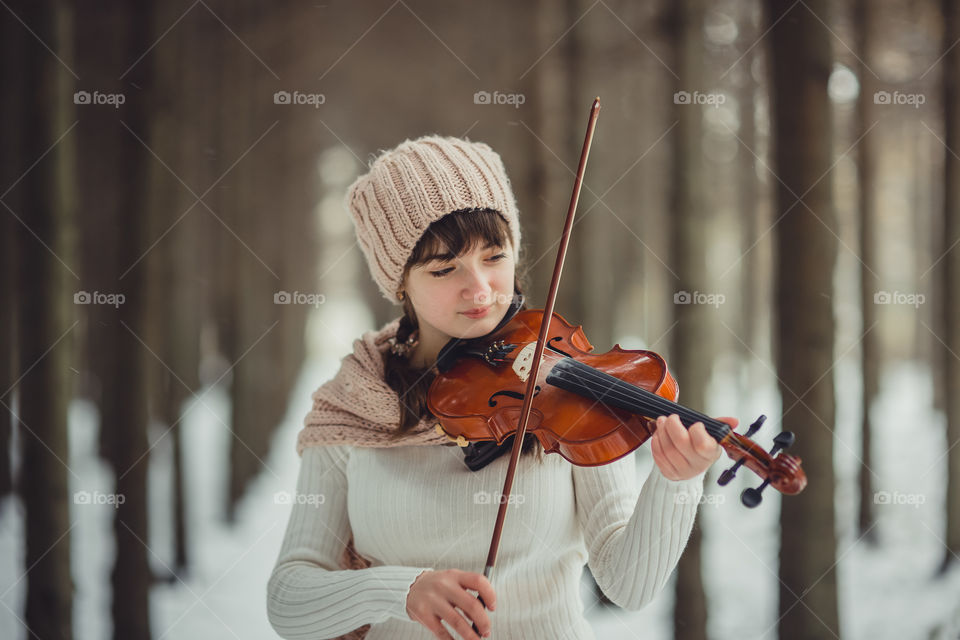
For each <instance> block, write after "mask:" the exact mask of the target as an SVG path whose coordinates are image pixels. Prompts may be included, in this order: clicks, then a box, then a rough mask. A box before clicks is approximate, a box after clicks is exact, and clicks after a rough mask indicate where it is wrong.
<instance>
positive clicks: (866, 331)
mask: <svg viewBox="0 0 960 640" xmlns="http://www.w3.org/2000/svg"><path fill="white" fill-rule="evenodd" d="M853 9H854V19H853V22H854V25H855V29H856V35H857V51H858V57H859V60H860V64H859V69H858V76H859V80H860V96H859V99H858V100H857V113H856V119H857V125H856V126H857V133H858V138H859V139H860V144H859V145H858V146H857V181H858V183H859V185H860V210H859V213H860V309H861V314H862V316H861V317H862V325H863V327H862V335H863V338H862V340H861V341H860V349H861V351H860V366H861V369H862V373H863V395H862V398H861V404H860V409H861V411H862V412H863V421H862V422H861V428H860V433H861V443H862V444H861V449H860V472H859V489H860V504H859V508H858V513H857V527H858V529H859V534H860V535H861V536H867V539H868V540H873V539H874V538H875V533H874V527H873V523H874V516H873V509H872V507H873V472H872V471H871V462H872V460H873V455H872V452H871V446H872V442H873V439H872V437H871V432H872V427H871V420H870V407H871V406H872V405H873V402H874V400H876V398H877V395H878V394H879V391H880V389H879V376H880V371H879V369H880V344H879V339H878V337H877V333H875V332H874V331H872V330H871V329H872V327H873V325H874V324H875V323H876V321H877V312H876V305H875V304H874V300H873V296H874V294H875V293H876V292H877V291H878V290H879V288H880V287H879V280H878V277H877V273H876V271H874V268H876V267H877V261H876V238H875V237H874V233H875V229H876V216H877V206H876V194H875V193H874V175H875V174H876V163H875V160H874V154H875V145H874V140H875V137H876V136H875V135H874V134H873V133H871V132H870V129H871V127H872V125H871V123H870V105H871V104H872V99H873V87H874V86H875V85H874V82H873V81H872V76H873V72H872V71H871V70H870V69H869V67H868V66H867V64H866V62H865V60H868V59H869V54H870V47H871V46H872V38H871V20H870V11H869V9H868V3H867V1H866V0H856V2H855V3H854V8H853Z"/></svg>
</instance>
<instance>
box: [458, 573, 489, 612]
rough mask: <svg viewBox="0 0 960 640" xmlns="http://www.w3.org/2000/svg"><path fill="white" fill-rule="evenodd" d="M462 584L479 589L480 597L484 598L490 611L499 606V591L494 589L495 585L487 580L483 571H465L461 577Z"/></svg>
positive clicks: (484, 602)
mask: <svg viewBox="0 0 960 640" xmlns="http://www.w3.org/2000/svg"><path fill="white" fill-rule="evenodd" d="M460 585H461V586H463V587H466V588H468V589H473V590H474V591H477V592H478V593H479V594H480V597H481V598H483V604H485V605H486V607H487V608H488V609H490V611H493V610H494V609H496V608H497V593H496V592H495V591H494V590H493V585H492V584H490V581H489V580H487V577H486V576H485V575H483V574H482V573H472V572H470V571H464V572H463V576H462V577H461V579H460Z"/></svg>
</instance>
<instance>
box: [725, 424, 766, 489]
mask: <svg viewBox="0 0 960 640" xmlns="http://www.w3.org/2000/svg"><path fill="white" fill-rule="evenodd" d="M766 421H767V416H765V415H761V416H760V417H759V418H757V419H756V420H754V421H753V424H751V425H750V428H749V429H747V432H746V433H745V434H744V435H745V436H746V437H747V438H749V437H750V436H752V435H753V434H755V433H756V432H757V431H759V430H760V427H762V426H763V423H764V422H766ZM744 460H745V459H744V458H741V459H739V460H737V463H736V464H735V465H733V466H732V467H730V468H729V469H727V470H726V471H724V472H723V473H721V474H720V477H719V478H717V484H719V485H720V486H721V487H723V486H726V485H727V484H729V483H730V481H731V480H733V478H734V476H736V475H737V470H738V469H740V466H741V465H742V464H743V463H744Z"/></svg>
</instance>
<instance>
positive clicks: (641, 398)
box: [545, 353, 730, 441]
mask: <svg viewBox="0 0 960 640" xmlns="http://www.w3.org/2000/svg"><path fill="white" fill-rule="evenodd" d="M545 358H550V359H554V360H556V361H557V365H560V364H562V363H566V364H564V365H563V366H560V368H559V371H557V366H555V367H554V371H555V372H556V373H555V375H557V376H558V377H559V378H560V379H562V380H564V381H566V382H568V383H569V384H573V385H575V386H578V387H580V388H582V390H583V391H585V392H587V393H585V394H584V395H587V396H588V397H591V398H593V399H594V400H597V401H598V402H601V403H604V400H606V399H610V400H611V401H619V402H620V403H621V404H624V405H626V406H621V407H620V408H622V409H626V410H629V411H634V412H635V413H640V414H641V415H644V416H646V417H648V418H655V417H658V416H660V415H670V414H671V413H676V414H677V415H678V416H679V417H680V420H681V422H682V423H684V426H686V427H687V428H689V427H690V426H691V425H693V424H694V423H696V422H702V423H703V424H704V427H705V428H706V430H707V432H708V433H709V434H710V435H711V436H712V437H713V438H714V439H715V440H717V441H720V440H722V439H723V438H725V437H726V436H727V435H728V434H729V433H730V427H729V425H727V424H725V423H723V422H720V421H718V420H714V419H713V418H710V417H709V416H706V415H704V414H702V413H700V412H698V411H694V410H692V409H688V408H686V407H683V406H682V405H679V404H676V403H674V402H671V401H670V400H668V399H666V398H663V397H661V396H659V395H657V394H655V393H652V392H650V391H647V390H646V389H643V388H642V387H638V386H636V385H633V384H630V383H629V382H625V381H623V380H620V379H619V378H617V377H616V376H612V375H610V374H608V373H605V372H603V371H599V370H597V369H596V368H594V367H591V366H590V365H587V364H584V363H582V362H579V361H577V360H575V359H572V358H569V357H568V356H559V355H554V354H553V353H550V354H549V355H546V356H545Z"/></svg>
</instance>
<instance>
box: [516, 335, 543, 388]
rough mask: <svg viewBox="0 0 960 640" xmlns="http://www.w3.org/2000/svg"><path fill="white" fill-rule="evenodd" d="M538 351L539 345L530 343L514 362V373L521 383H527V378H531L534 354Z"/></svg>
mask: <svg viewBox="0 0 960 640" xmlns="http://www.w3.org/2000/svg"><path fill="white" fill-rule="evenodd" d="M536 350H537V343H536V342H529V343H527V346H525V347H524V348H523V349H521V350H520V353H518V354H517V357H516V358H514V360H513V372H514V373H516V374H517V377H518V378H520V381H521V382H526V381H527V378H529V377H530V369H531V368H533V354H534V352H536Z"/></svg>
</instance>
